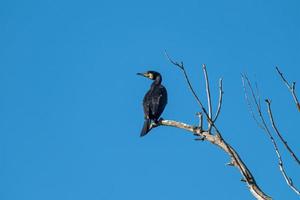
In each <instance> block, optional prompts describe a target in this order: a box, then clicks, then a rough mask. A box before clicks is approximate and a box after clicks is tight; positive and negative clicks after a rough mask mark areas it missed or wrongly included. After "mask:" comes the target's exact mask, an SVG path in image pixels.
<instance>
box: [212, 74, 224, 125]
mask: <svg viewBox="0 0 300 200" xmlns="http://www.w3.org/2000/svg"><path fill="white" fill-rule="evenodd" d="M223 94H224V92H223V80H222V78H220V80H219V102H218V108H217V112H216V115H215V118H214V119H213V123H215V122H216V121H217V119H218V117H219V115H220V111H221V107H222V101H223Z"/></svg>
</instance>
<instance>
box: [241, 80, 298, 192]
mask: <svg viewBox="0 0 300 200" xmlns="http://www.w3.org/2000/svg"><path fill="white" fill-rule="evenodd" d="M242 79H243V82H244V83H245V80H246V83H247V85H248V87H249V89H250V92H251V95H252V98H253V101H254V103H255V106H256V109H257V112H258V115H259V118H260V121H261V123H259V124H261V126H259V127H260V128H262V129H263V130H264V131H265V133H267V135H268V137H269V139H270V140H271V142H272V145H273V148H274V150H275V153H276V155H277V158H278V165H279V170H280V172H281V173H282V175H283V177H284V179H285V180H286V182H287V184H288V186H289V187H290V188H291V189H292V190H293V191H294V192H295V193H296V194H298V195H300V193H299V190H298V189H297V188H296V187H295V186H294V185H293V182H292V179H291V178H290V177H288V175H287V173H286V170H285V167H284V163H283V161H282V157H281V154H280V151H279V149H278V145H277V143H276V141H275V139H274V137H273V136H272V133H271V131H270V129H269V128H268V126H267V123H266V120H265V118H264V116H263V114H262V111H261V107H260V103H259V102H258V100H257V97H256V96H255V93H254V90H253V88H252V84H251V82H250V80H249V79H248V77H247V76H246V75H242ZM244 79H245V80H244ZM247 100H249V99H247ZM266 102H269V100H266ZM248 104H249V105H251V103H249V102H248Z"/></svg>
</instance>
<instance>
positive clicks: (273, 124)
mask: <svg viewBox="0 0 300 200" xmlns="http://www.w3.org/2000/svg"><path fill="white" fill-rule="evenodd" d="M266 103H267V106H268V113H269V118H270V121H271V124H272V127H273V129H274V131H275V133H276V134H277V135H278V137H279V138H280V140H281V142H282V143H283V144H284V146H285V148H286V149H287V150H288V151H289V152H290V154H291V156H292V157H293V158H294V160H295V161H296V162H297V163H298V164H299V165H300V161H299V159H298V157H297V156H296V155H295V153H294V151H293V150H292V149H291V148H290V146H289V145H288V143H287V141H286V140H285V139H284V138H283V136H282V135H281V133H280V132H279V130H278V128H277V126H276V124H275V121H274V118H273V113H272V109H271V101H270V100H268V99H267V100H266Z"/></svg>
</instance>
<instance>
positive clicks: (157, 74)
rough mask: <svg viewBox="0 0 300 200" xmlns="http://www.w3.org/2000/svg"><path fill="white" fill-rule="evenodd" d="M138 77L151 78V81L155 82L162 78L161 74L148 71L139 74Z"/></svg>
mask: <svg viewBox="0 0 300 200" xmlns="http://www.w3.org/2000/svg"><path fill="white" fill-rule="evenodd" d="M137 75H140V76H144V77H146V78H149V79H151V80H155V79H156V78H157V77H160V73H158V72H156V71H147V72H144V73H137Z"/></svg>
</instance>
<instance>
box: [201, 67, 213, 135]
mask: <svg viewBox="0 0 300 200" xmlns="http://www.w3.org/2000/svg"><path fill="white" fill-rule="evenodd" d="M202 69H203V73H204V79H205V88H206V97H207V107H208V116H209V118H210V119H212V106H211V97H210V88H209V80H208V75H207V70H206V65H205V64H203V65H202ZM208 130H209V131H210V130H211V123H209V124H208Z"/></svg>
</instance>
